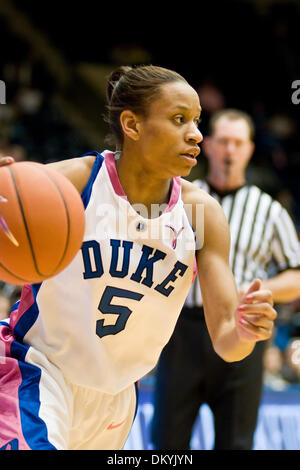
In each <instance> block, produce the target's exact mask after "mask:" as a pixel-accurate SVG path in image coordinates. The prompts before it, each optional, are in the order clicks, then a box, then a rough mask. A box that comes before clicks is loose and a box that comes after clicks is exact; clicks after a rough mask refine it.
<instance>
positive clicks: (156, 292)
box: [11, 151, 195, 394]
mask: <svg viewBox="0 0 300 470" xmlns="http://www.w3.org/2000/svg"><path fill="white" fill-rule="evenodd" d="M86 155H95V156H96V160H95V163H94V166H93V169H92V172H91V176H90V178H89V181H88V183H87V185H86V187H85V189H84V191H83V193H82V200H83V202H84V205H85V217H86V228H85V235H84V240H83V244H82V247H81V249H80V251H79V252H78V253H77V255H76V256H75V258H74V259H73V261H72V262H71V263H70V264H69V266H68V267H67V268H65V269H64V270H63V271H62V272H61V273H59V274H58V275H56V276H55V277H53V278H51V279H48V280H45V281H44V282H42V283H41V284H34V285H31V286H30V285H26V286H24V288H23V291H22V296H21V299H20V301H19V302H18V303H17V304H16V306H15V307H14V308H13V311H12V312H11V327H12V328H13V329H14V333H15V335H16V337H17V338H18V339H21V340H23V342H24V343H26V344H29V345H30V346H32V347H33V348H35V349H37V350H38V351H41V352H42V353H43V354H45V355H46V357H47V358H48V359H49V361H50V362H51V363H53V364H55V365H56V366H57V367H58V368H59V369H60V370H61V371H62V373H63V375H64V376H65V377H66V379H67V380H69V381H70V382H72V383H74V384H77V385H81V386H85V387H89V388H95V389H97V390H101V391H103V392H105V393H110V394H116V393H118V392H120V391H121V390H123V389H125V388H126V387H128V386H129V385H130V384H132V383H134V382H136V381H137V380H138V379H140V378H141V377H143V376H144V375H145V374H147V373H148V372H149V371H150V370H151V369H153V367H155V365H156V363H157V360H158V358H159V355H160V353H161V351H162V349H163V347H164V346H165V344H166V343H167V342H168V341H169V339H170V337H171V334H172V332H173V330H174V327H175V324H176V321H177V318H178V316H179V314H180V311H181V309H182V306H183V304H184V301H185V298H186V296H187V294H188V291H189V289H190V287H191V283H192V281H193V278H194V260H195V236H194V232H193V229H192V227H191V225H190V223H189V219H188V217H187V214H186V212H185V209H184V205H183V201H182V199H181V179H180V178H174V179H173V184H172V189H171V194H170V198H169V203H168V204H167V205H165V207H164V208H162V209H164V210H163V212H162V213H161V214H160V215H159V216H158V217H156V218H151V217H145V215H146V214H145V213H144V214H142V213H141V212H142V209H143V208H142V207H138V208H137V207H136V206H134V207H133V206H131V205H130V204H129V202H128V200H127V198H126V195H125V193H124V191H123V189H122V186H121V184H120V181H119V178H118V175H117V171H116V165H115V155H114V153H112V152H110V151H105V152H103V154H102V155H101V154H99V153H98V152H90V153H88V154H85V155H84V156H86ZM29 349H30V348H29Z"/></svg>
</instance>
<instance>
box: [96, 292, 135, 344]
mask: <svg viewBox="0 0 300 470" xmlns="http://www.w3.org/2000/svg"><path fill="white" fill-rule="evenodd" d="M113 297H119V298H124V299H133V300H137V301H140V300H141V298H142V297H144V296H143V294H139V293H138V292H132V291H130V290H126V289H119V288H118V287H112V286H107V287H106V288H105V290H104V292H103V295H102V297H101V300H100V303H99V306H98V310H100V312H101V313H103V314H107V313H110V314H114V315H118V319H117V321H116V323H115V324H114V325H104V320H103V319H102V320H97V323H96V333H97V335H98V336H99V337H100V338H102V337H103V336H107V335H116V334H117V333H119V332H120V331H122V330H124V328H125V326H126V322H127V320H128V318H129V316H130V314H131V313H132V310H130V309H129V308H128V307H125V306H123V305H112V304H111V301H112V299H113Z"/></svg>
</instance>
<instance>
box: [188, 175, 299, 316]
mask: <svg viewBox="0 0 300 470" xmlns="http://www.w3.org/2000/svg"><path fill="white" fill-rule="evenodd" d="M193 183H194V184H195V185H196V186H198V187H200V188H202V189H203V190H205V191H207V192H208V193H209V194H210V195H211V196H212V197H214V198H215V199H216V200H217V201H218V202H219V203H220V204H221V206H222V208H223V210H224V213H225V216H226V217H227V220H228V223H229V227H230V236H231V249H230V265H231V269H232V272H233V274H234V277H235V280H236V284H237V286H238V287H239V286H241V285H243V284H249V283H251V282H252V281H253V280H254V279H256V278H259V279H262V280H263V279H267V278H268V277H270V276H274V275H276V274H277V273H279V272H282V271H284V270H286V269H289V268H299V269H300V244H299V240H298V237H297V233H296V229H295V226H294V223H293V222H292V220H291V217H290V216H289V214H288V212H287V211H286V209H285V208H284V207H282V205H281V204H280V203H279V202H278V201H275V200H274V199H273V198H272V197H271V196H270V195H269V194H267V193H265V192H264V191H262V190H261V189H259V188H258V187H257V186H255V185H245V186H242V187H241V188H238V189H237V190H235V191H232V192H230V193H229V194H226V195H223V196H221V195H220V194H218V192H217V191H216V190H215V189H214V188H213V187H212V186H210V185H209V184H208V183H207V182H206V181H203V180H196V181H194V182H193ZM271 270H272V272H271ZM195 305H198V306H200V305H202V298H201V291H200V287H199V281H198V279H197V280H196V281H195V282H194V284H193V286H192V288H191V290H190V292H189V294H188V297H187V299H186V303H185V306H186V307H193V306H195Z"/></svg>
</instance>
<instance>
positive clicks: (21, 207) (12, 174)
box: [8, 167, 43, 276]
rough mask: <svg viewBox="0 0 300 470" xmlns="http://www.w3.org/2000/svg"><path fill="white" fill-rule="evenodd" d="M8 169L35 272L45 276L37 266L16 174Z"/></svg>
mask: <svg viewBox="0 0 300 470" xmlns="http://www.w3.org/2000/svg"><path fill="white" fill-rule="evenodd" d="M8 169H9V171H10V174H11V178H12V181H13V184H14V187H15V191H16V195H17V198H18V203H19V207H20V210H21V214H22V218H23V223H24V226H25V231H26V234H27V239H28V243H29V248H30V251H31V255H32V258H33V263H34V266H35V270H36V272H37V274H38V275H39V276H43V274H41V273H40V271H39V269H38V266H37V263H36V258H35V254H34V249H33V245H32V241H31V238H30V233H29V230H28V226H27V222H26V217H25V213H24V209H23V205H22V200H21V197H20V194H19V191H18V186H17V182H16V179H15V175H14V172H13V170H12V168H11V167H8Z"/></svg>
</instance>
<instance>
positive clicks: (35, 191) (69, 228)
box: [0, 162, 85, 284]
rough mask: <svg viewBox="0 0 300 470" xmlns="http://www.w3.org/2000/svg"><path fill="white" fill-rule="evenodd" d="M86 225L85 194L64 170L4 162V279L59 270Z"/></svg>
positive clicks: (34, 278) (0, 235)
mask: <svg viewBox="0 0 300 470" xmlns="http://www.w3.org/2000/svg"><path fill="white" fill-rule="evenodd" d="M84 227H85V214H84V207H83V203H82V200H81V197H80V195H79V193H78V191H77V190H76V188H75V187H74V186H73V184H72V183H71V182H70V181H69V180H68V179H67V178H65V177H64V176H63V175H61V174H60V173H58V172H57V171H55V170H53V169H52V168H50V167H48V166H45V165H42V164H40V163H35V162H18V163H13V164H12V165H7V166H3V167H1V168H0V280H2V281H4V282H7V283H10V284H27V283H29V284H34V283H40V282H42V281H44V280H46V279H48V278H50V277H53V276H54V275H56V274H58V273H59V272H61V271H62V270H63V269H64V268H66V267H67V266H68V264H69V263H70V262H71V261H72V260H73V258H74V257H75V255H76V253H77V252H78V250H79V249H80V247H81V244H82V240H83V235H84Z"/></svg>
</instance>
